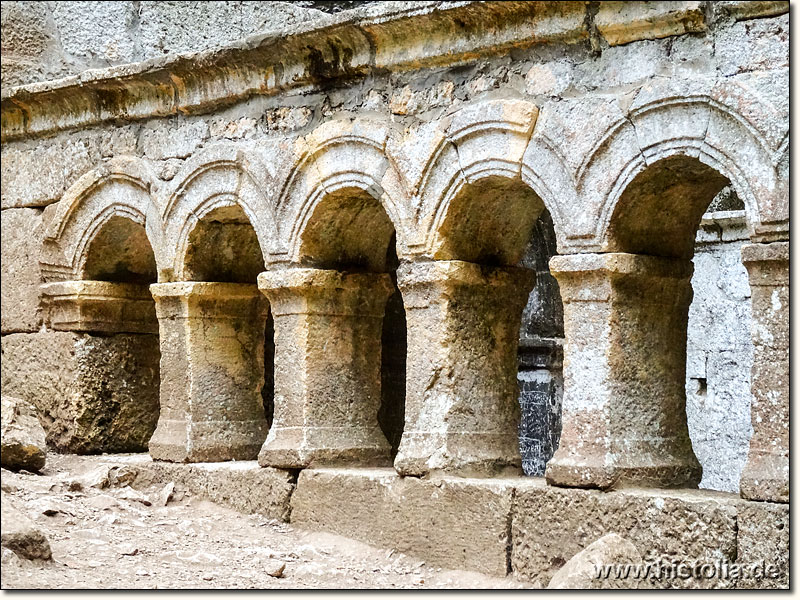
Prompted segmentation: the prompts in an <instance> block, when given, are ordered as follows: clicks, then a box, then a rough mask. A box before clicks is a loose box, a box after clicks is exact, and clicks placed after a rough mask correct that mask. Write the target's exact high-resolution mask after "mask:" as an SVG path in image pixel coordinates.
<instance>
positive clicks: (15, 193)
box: [0, 126, 136, 208]
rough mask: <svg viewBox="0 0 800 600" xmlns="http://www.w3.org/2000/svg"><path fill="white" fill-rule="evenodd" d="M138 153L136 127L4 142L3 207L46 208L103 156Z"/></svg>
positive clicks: (0, 167)
mask: <svg viewBox="0 0 800 600" xmlns="http://www.w3.org/2000/svg"><path fill="white" fill-rule="evenodd" d="M135 151H136V128H135V127H134V126H123V127H115V128H112V129H94V130H87V131H79V132H71V133H63V134H60V135H57V136H55V137H52V138H48V139H46V140H26V141H19V142H12V143H4V144H3V146H2V149H0V155H2V161H0V163H1V164H0V182H2V183H1V184H0V188H2V207H3V208H15V207H32V206H46V205H48V204H52V203H53V202H56V201H58V200H59V199H60V198H61V196H62V195H63V194H64V192H65V191H66V189H67V188H68V187H69V186H70V185H72V184H73V183H75V181H77V179H78V178H79V177H80V176H81V175H83V174H84V173H86V172H87V171H90V170H91V169H94V168H95V167H97V164H98V163H99V162H100V161H101V159H102V158H104V157H110V156H117V155H122V154H133V153H135Z"/></svg>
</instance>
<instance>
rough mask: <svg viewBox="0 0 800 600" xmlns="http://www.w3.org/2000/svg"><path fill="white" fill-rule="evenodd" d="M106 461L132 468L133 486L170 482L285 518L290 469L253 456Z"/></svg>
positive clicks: (135, 456) (291, 489) (212, 498)
mask: <svg viewBox="0 0 800 600" xmlns="http://www.w3.org/2000/svg"><path fill="white" fill-rule="evenodd" d="M104 458H105V457H104ZM106 462H107V463H109V464H113V465H115V466H122V467H127V468H130V469H132V470H134V471H135V472H136V479H135V480H134V482H133V487H148V486H151V485H154V484H164V485H166V484H167V483H169V482H173V483H174V484H175V488H176V489H177V490H181V491H187V492H189V493H191V494H194V495H197V496H199V497H201V498H205V499H207V500H210V501H212V502H217V503H218V504H222V505H224V506H228V507H230V508H232V509H234V510H237V511H239V512H241V513H245V514H260V515H265V516H267V517H269V518H272V519H278V520H280V521H285V522H288V521H289V514H290V508H289V499H290V498H291V496H292V492H294V489H295V476H294V474H293V473H292V472H290V471H284V470H281V469H271V468H262V467H259V466H258V463H257V462H256V461H254V460H243V461H230V462H219V463H192V464H181V463H168V462H159V461H154V460H152V459H151V458H150V457H149V456H148V455H146V454H133V455H129V456H108V457H107V460H106Z"/></svg>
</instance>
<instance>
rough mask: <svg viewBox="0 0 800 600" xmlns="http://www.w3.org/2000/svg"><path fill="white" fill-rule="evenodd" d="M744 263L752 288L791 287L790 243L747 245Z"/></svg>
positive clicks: (743, 247) (743, 258) (744, 251)
mask: <svg viewBox="0 0 800 600" xmlns="http://www.w3.org/2000/svg"><path fill="white" fill-rule="evenodd" d="M742 263H744V266H745V267H746V268H747V272H748V274H749V276H750V286H751V287H752V286H776V285H789V268H788V266H789V242H773V243H771V244H745V245H744V246H742Z"/></svg>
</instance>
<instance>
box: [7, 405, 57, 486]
mask: <svg viewBox="0 0 800 600" xmlns="http://www.w3.org/2000/svg"><path fill="white" fill-rule="evenodd" d="M0 444H2V450H1V452H2V465H3V468H4V469H11V470H13V471H18V470H20V469H25V470H26V471H39V470H41V469H42V467H44V463H45V458H46V448H45V434H44V429H42V426H41V425H40V424H39V419H37V418H36V409H35V408H34V407H33V406H32V405H30V404H28V403H27V402H25V400H20V399H19V398H13V397H11V396H3V410H2V432H0Z"/></svg>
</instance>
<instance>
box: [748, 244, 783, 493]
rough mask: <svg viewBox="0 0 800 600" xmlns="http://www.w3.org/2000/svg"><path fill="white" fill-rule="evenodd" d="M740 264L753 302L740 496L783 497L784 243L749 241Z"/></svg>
mask: <svg viewBox="0 0 800 600" xmlns="http://www.w3.org/2000/svg"><path fill="white" fill-rule="evenodd" d="M742 262H743V263H744V264H745V266H746V267H747V271H748V274H749V276H750V289H751V290H752V303H753V324H752V328H753V345H754V347H755V352H754V357H753V371H752V375H751V378H752V391H753V396H752V404H751V414H752V422H753V437H752V438H751V440H750V451H749V453H748V455H747V464H746V465H745V467H744V471H743V473H742V481H741V492H742V497H744V498H750V499H752V500H767V501H771V502H788V501H789V354H788V353H789V327H788V325H789V242H775V243H772V244H749V245H746V246H744V247H743V248H742Z"/></svg>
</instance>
